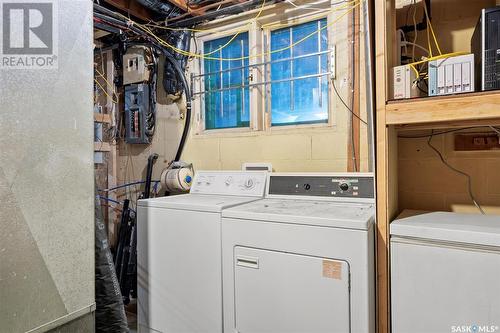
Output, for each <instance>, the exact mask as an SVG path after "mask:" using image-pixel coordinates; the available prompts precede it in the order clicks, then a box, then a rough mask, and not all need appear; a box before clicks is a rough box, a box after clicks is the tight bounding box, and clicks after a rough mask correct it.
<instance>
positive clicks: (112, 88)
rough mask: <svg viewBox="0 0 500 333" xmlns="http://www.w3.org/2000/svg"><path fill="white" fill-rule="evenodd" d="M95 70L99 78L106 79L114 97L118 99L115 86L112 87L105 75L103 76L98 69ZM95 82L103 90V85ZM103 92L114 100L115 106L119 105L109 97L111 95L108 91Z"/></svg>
mask: <svg viewBox="0 0 500 333" xmlns="http://www.w3.org/2000/svg"><path fill="white" fill-rule="evenodd" d="M94 70H95V71H96V73H97V74H99V76H100V77H102V78H103V79H104V81H105V82H106V84H107V86H108V87H109V88H111V90H112V91H113V95H114V97H117V96H116V92H115V87H114V85H112V84H111V83H109V81H108V80H107V79H106V77H105V76H104V74H102V73H101V72H99V70H98V69H97V68H94ZM94 80H95V79H94ZM95 81H96V82H97V84H98V85H99V86H100V87H101V89H103V87H102V86H101V84H100V83H99V82H98V81H97V80H95ZM103 91H104V93H105V94H106V95H107V96H108V97H109V98H111V99H112V100H113V102H114V103H115V104H118V102H115V101H114V99H113V97H110V96H109V94H108V93H107V91H105V90H104V89H103Z"/></svg>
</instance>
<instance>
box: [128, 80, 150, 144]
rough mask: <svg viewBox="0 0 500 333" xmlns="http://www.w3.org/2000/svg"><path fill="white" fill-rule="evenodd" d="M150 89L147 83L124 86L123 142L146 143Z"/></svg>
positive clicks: (148, 140)
mask: <svg viewBox="0 0 500 333" xmlns="http://www.w3.org/2000/svg"><path fill="white" fill-rule="evenodd" d="M150 107H151V106H150V91H149V85H147V84H131V85H127V86H125V142H126V143H132V144H148V143H150V141H151V139H150V136H149V135H148V122H149V119H150V117H151V109H150Z"/></svg>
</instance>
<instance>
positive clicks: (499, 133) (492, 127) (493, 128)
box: [488, 125, 500, 135]
mask: <svg viewBox="0 0 500 333" xmlns="http://www.w3.org/2000/svg"><path fill="white" fill-rule="evenodd" d="M488 127H489V128H491V129H492V130H493V131H494V132H496V133H497V134H498V135H500V130H498V129H496V128H495V127H494V126H491V125H490V126H488Z"/></svg>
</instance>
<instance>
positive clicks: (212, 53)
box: [203, 32, 250, 130]
mask: <svg viewBox="0 0 500 333" xmlns="http://www.w3.org/2000/svg"><path fill="white" fill-rule="evenodd" d="M231 39H232V40H231ZM203 51H204V55H205V58H204V62H203V66H204V73H205V74H204V82H205V86H204V110H205V114H204V115H205V129H206V130H211V129H223V128H240V127H249V126H250V95H249V89H248V80H249V73H248V58H247V59H241V58H243V57H246V56H248V32H245V33H241V34H239V35H238V36H236V38H234V39H233V36H229V37H224V38H218V39H214V40H210V41H206V42H204V44H203ZM212 58H217V59H219V58H222V59H233V60H229V61H226V60H222V61H221V60H217V59H212Z"/></svg>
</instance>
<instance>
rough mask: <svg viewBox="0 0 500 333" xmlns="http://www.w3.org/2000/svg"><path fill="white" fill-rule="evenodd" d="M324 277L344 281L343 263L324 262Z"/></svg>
mask: <svg viewBox="0 0 500 333" xmlns="http://www.w3.org/2000/svg"><path fill="white" fill-rule="evenodd" d="M323 277H325V278H329V279H335V280H342V262H340V261H333V260H323Z"/></svg>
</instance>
